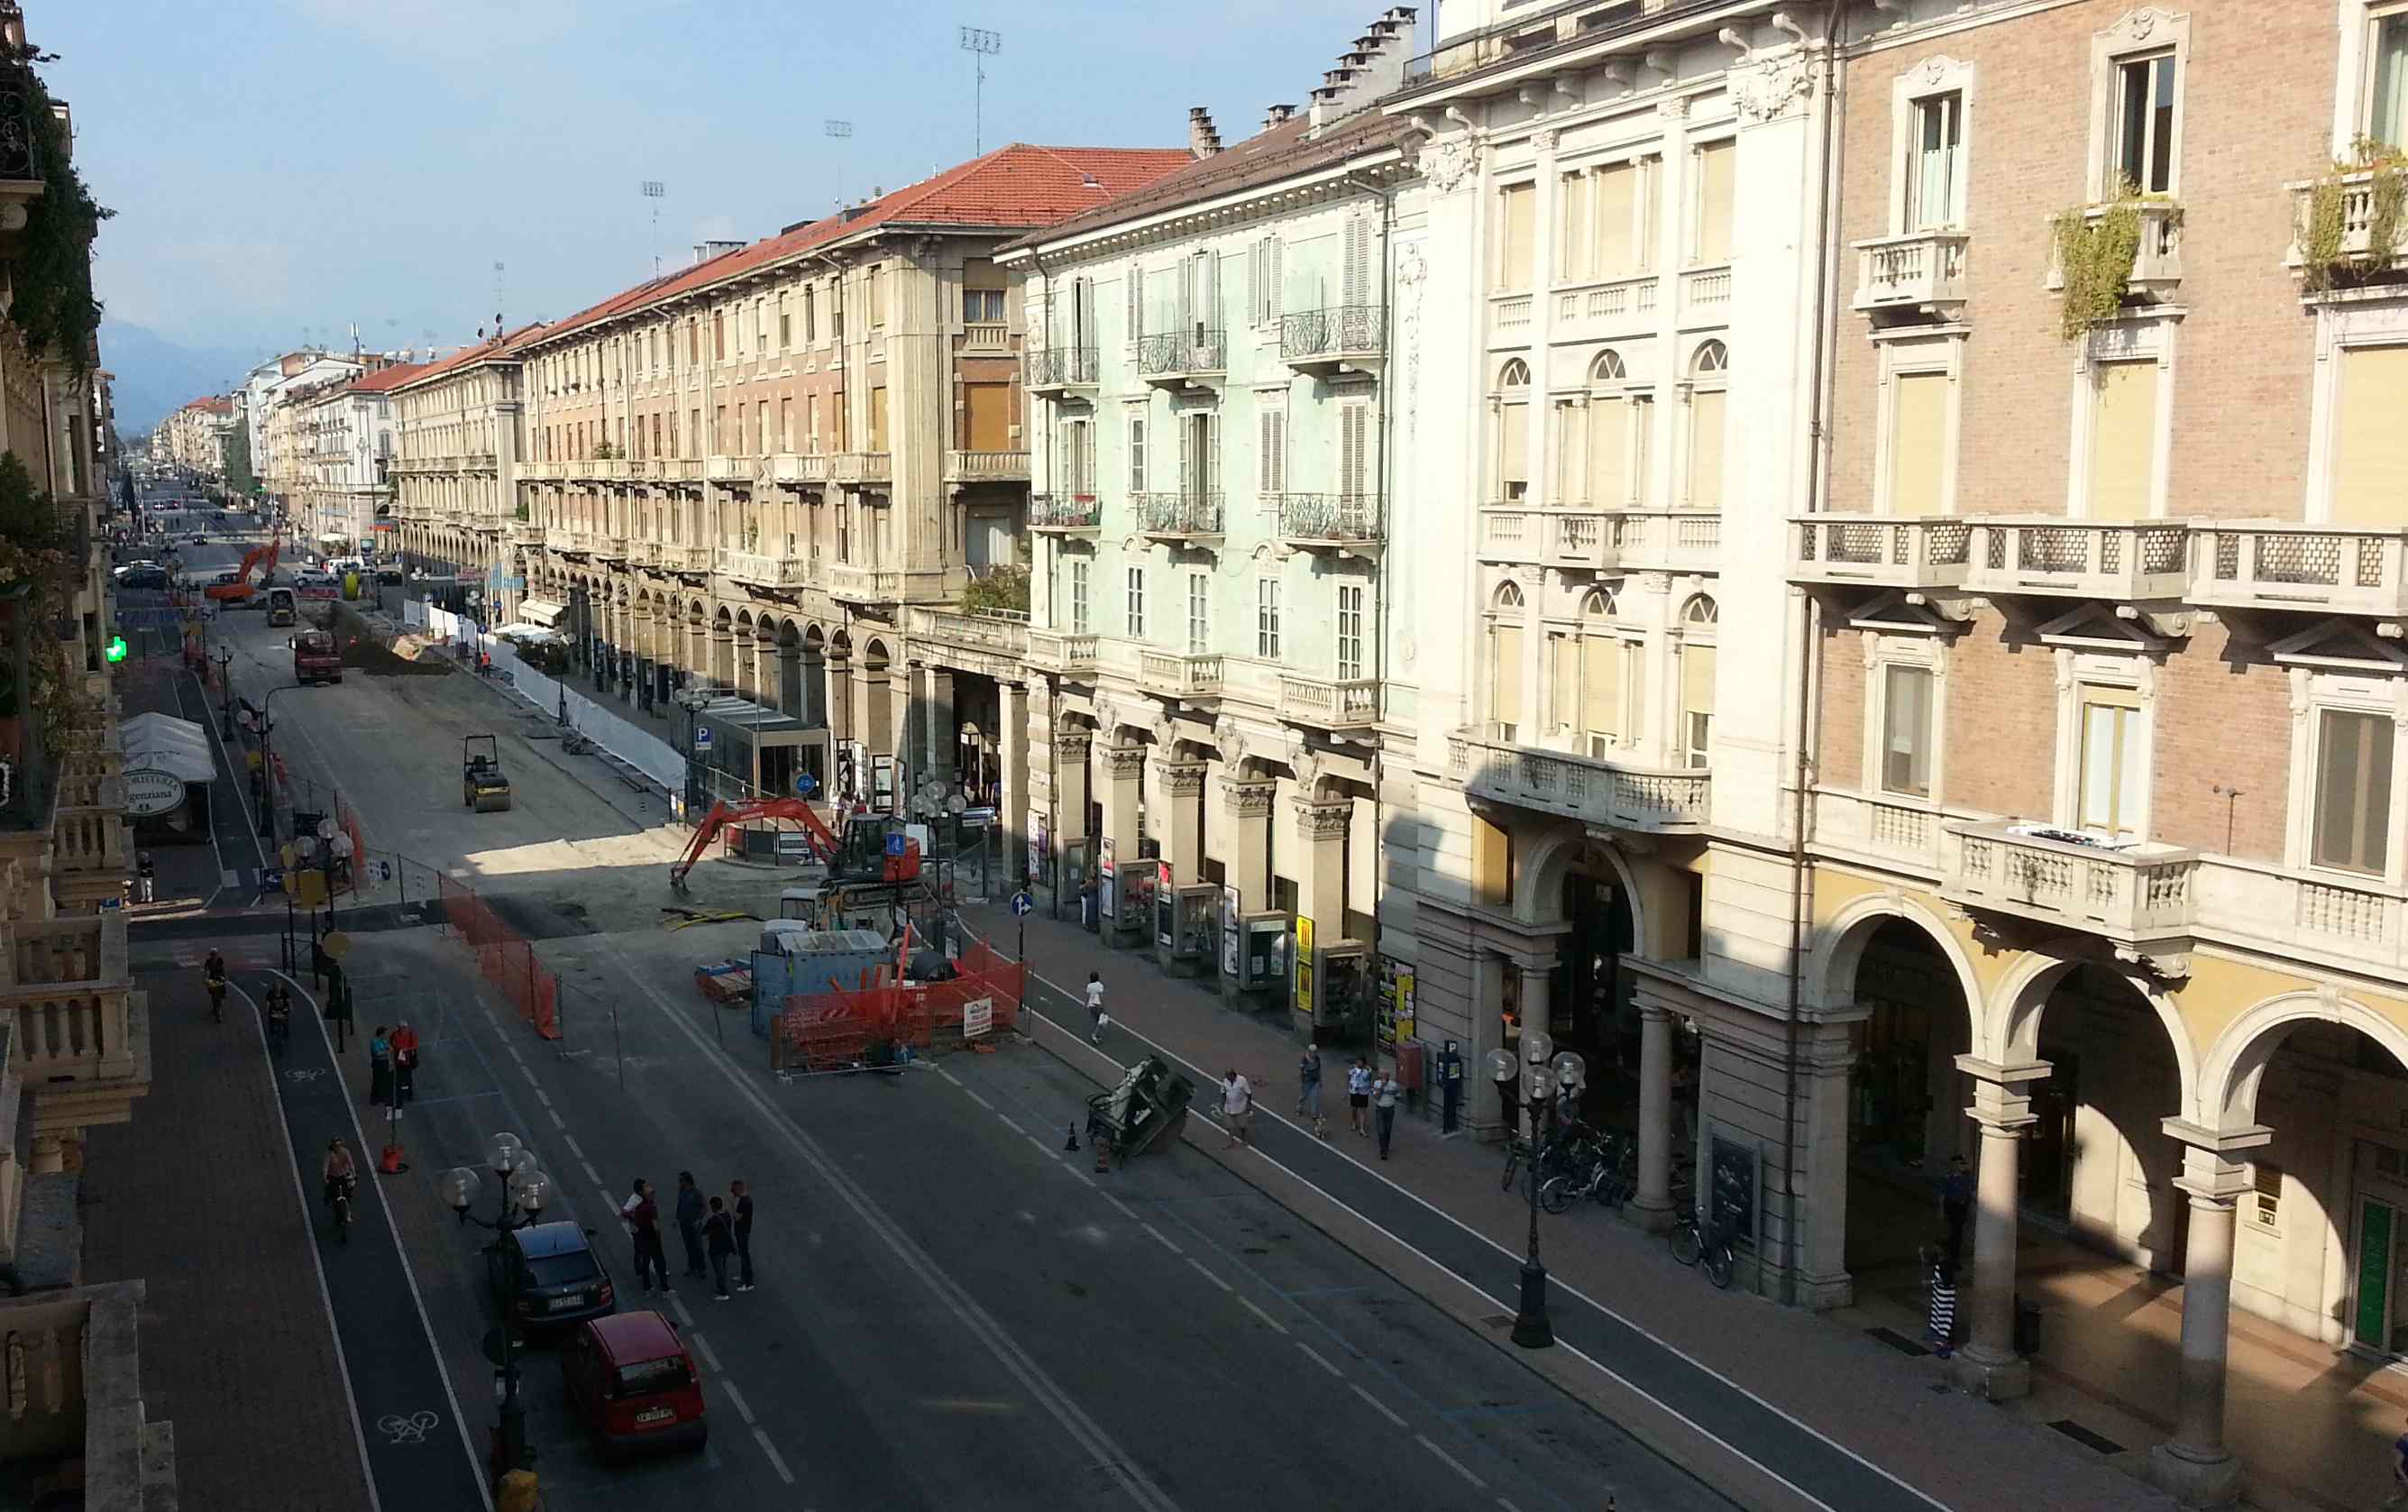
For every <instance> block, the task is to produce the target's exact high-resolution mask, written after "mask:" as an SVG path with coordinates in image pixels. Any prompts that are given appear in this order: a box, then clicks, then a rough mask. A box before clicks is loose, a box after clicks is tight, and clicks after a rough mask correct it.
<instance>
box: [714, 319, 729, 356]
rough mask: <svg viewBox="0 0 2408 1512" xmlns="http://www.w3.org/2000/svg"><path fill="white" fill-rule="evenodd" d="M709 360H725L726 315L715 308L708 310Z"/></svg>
mask: <svg viewBox="0 0 2408 1512" xmlns="http://www.w3.org/2000/svg"><path fill="white" fill-rule="evenodd" d="M710 360H711V361H713V362H725V361H726V360H727V316H726V314H725V312H724V311H722V310H712V311H711V312H710Z"/></svg>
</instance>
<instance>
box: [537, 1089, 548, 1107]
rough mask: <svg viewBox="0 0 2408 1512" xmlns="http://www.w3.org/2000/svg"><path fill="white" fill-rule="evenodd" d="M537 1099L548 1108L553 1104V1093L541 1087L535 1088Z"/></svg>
mask: <svg viewBox="0 0 2408 1512" xmlns="http://www.w3.org/2000/svg"><path fill="white" fill-rule="evenodd" d="M535 1100H536V1101H537V1102H540V1103H542V1104H543V1105H544V1106H545V1107H547V1108H548V1107H551V1106H552V1094H551V1093H550V1092H547V1091H545V1090H544V1089H543V1088H542V1087H537V1088H536V1089H535Z"/></svg>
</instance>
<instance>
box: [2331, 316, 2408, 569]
mask: <svg viewBox="0 0 2408 1512" xmlns="http://www.w3.org/2000/svg"><path fill="white" fill-rule="evenodd" d="M2404 407H2408V347H2399V346H2391V347H2352V348H2345V349H2343V352H2342V354H2341V403H2340V405H2339V406H2338V413H2337V415H2336V418H2335V420H2334V423H2333V482H2332V515H2333V523H2334V524H2336V525H2374V526H2393V525H2398V524H2400V523H2401V509H2402V508H2403V505H2404V504H2408V427H2403V426H2402V425H2401V415H2403V414H2408V408H2404Z"/></svg>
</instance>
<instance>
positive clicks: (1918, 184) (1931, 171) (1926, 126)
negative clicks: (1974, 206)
mask: <svg viewBox="0 0 2408 1512" xmlns="http://www.w3.org/2000/svg"><path fill="white" fill-rule="evenodd" d="M1964 116H1965V97H1964V96H1963V95H1961V94H1935V95H1933V96H1931V97H1930V98H1929V99H1928V100H1917V101H1915V102H1914V146H1913V148H1912V152H1913V161H1912V162H1910V163H1909V164H1908V165H1907V176H1906V228H1907V229H1908V230H1910V231H1920V230H1925V229H1928V228H1929V227H1933V226H1953V225H1962V224H1963V223H1964V219H1965V201H1964V194H1965V183H1964V166H1965V138H1964V132H1965V122H1964Z"/></svg>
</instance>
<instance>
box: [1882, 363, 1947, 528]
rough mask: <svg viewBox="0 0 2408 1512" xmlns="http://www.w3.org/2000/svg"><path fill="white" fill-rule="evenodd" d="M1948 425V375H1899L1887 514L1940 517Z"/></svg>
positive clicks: (1892, 413)
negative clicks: (1938, 514) (1944, 443)
mask: <svg viewBox="0 0 2408 1512" xmlns="http://www.w3.org/2000/svg"><path fill="white" fill-rule="evenodd" d="M1947 425H1948V375H1947V374H1946V373H1901V374H1899V376H1898V377H1897V378H1896V379H1894V380H1893V381H1892V399H1891V409H1890V420H1889V457H1890V462H1889V511H1890V512H1891V513H1892V514H1937V513H1939V512H1940V502H1941V499H1940V486H1941V479H1942V475H1943V471H1944V469H1943V468H1942V461H1943V460H1944V457H1945V454H1946V453H1945V447H1944V445H1943V442H1944V440H1945V439H1946V432H1947Z"/></svg>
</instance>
